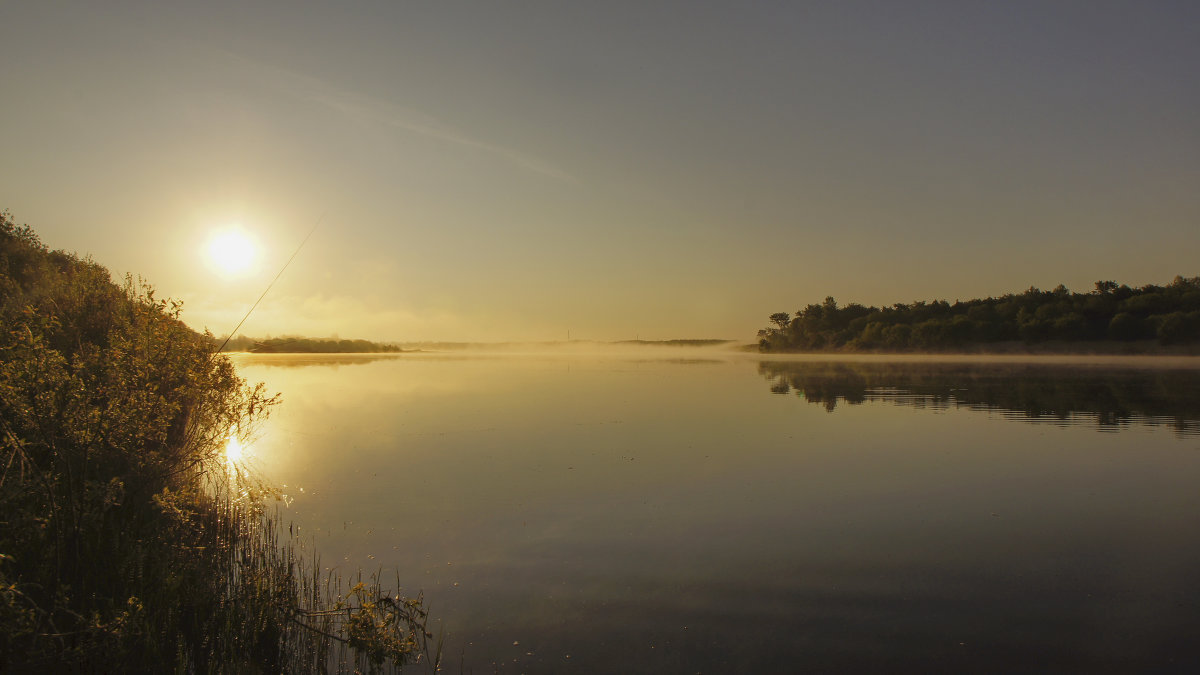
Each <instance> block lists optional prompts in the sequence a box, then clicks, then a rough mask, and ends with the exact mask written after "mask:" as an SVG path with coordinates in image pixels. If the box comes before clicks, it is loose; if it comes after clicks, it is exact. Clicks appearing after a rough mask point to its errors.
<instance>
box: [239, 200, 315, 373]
mask: <svg viewBox="0 0 1200 675" xmlns="http://www.w3.org/2000/svg"><path fill="white" fill-rule="evenodd" d="M324 219H325V214H324V213H322V214H321V217H320V218H317V222H316V224H315V225H313V226H312V229H311V230H309V231H308V235H306V236H305V237H304V241H302V242H300V245H299V246H297V247H296V251H295V252H294V253H292V257H290V258H288V259H287V262H285V263H284V264H283V267H281V268H280V269H279V274H276V275H275V278H274V279H272V280H271V283H269V284H267V287H266V289H265V290H263V292H262V295H260V296H258V299H257V300H255V301H254V304H253V305H250V309H249V311H247V312H246V316H243V317H242V320H241V321H239V322H238V325H236V326H234V327H233V330H232V331H230V332H229V335H228V336H227V337H226V338H225V341H224V342H222V343H221V346H220V347H217V353H218V354H219V353H221V350H222V349H225V345H227V344H229V341H230V340H231V339H232V338H233V336H234V335H235V334H236V333H237V332H238V329H239V328H241V327H242V324H244V323H246V319H249V318H250V315H251V314H252V313H254V309H255V308H256V307H258V303H260V302H262V299H263V298H265V297H267V293H268V292H270V290H271V287H272V286H274V285H275V282H276V281H279V277H281V276H283V271H284V270H286V269H287V268H288V265H291V264H292V261H293V260H295V259H296V256H297V255H299V254H300V249H302V248H304V245H305V244H307V243H308V239H309V237H311V236H313V232H316V231H317V227H318V226H319V225H320V224H321V221H322V220H324Z"/></svg>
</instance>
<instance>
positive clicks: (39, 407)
mask: <svg viewBox="0 0 1200 675" xmlns="http://www.w3.org/2000/svg"><path fill="white" fill-rule="evenodd" d="M179 311H180V306H179V304H178V303H175V302H171V301H165V300H159V299H157V298H156V297H155V295H154V292H153V290H152V289H151V288H149V287H148V286H145V285H141V284H135V283H134V282H133V281H132V280H129V279H127V280H126V282H125V284H124V285H123V286H118V285H116V284H114V283H112V281H111V278H110V275H109V273H108V271H107V270H106V269H105V268H104V267H102V266H100V265H98V264H96V263H94V262H92V261H90V260H87V259H80V258H79V257H77V256H75V255H73V254H70V253H65V252H62V251H51V250H48V249H47V248H46V247H45V246H44V245H43V244H42V243H41V242H40V241H39V239H38V238H37V236H36V235H35V234H34V233H33V232H32V231H31V230H30V229H29V228H27V227H18V226H16V225H15V224H14V223H13V221H12V219H11V217H10V216H9V215H8V214H7V213H5V214H3V216H0V327H2V328H0V471H2V473H0V514H2V515H0V670H3V671H5V672H44V671H62V670H73V671H89V672H165V671H176V672H197V673H207V672H231V671H232V672H325V671H326V670H327V669H330V668H333V669H337V668H339V667H341V668H345V669H356V668H357V669H372V668H375V667H384V666H387V667H397V666H399V665H401V664H404V663H409V662H412V661H415V660H417V659H418V658H419V657H420V656H421V655H422V654H424V653H426V650H427V644H426V638H427V634H426V632H425V629H424V617H425V613H424V609H423V607H422V604H421V601H420V599H419V598H417V599H415V600H409V599H404V598H400V597H399V596H398V595H397V594H396V593H394V592H385V591H384V590H383V589H382V587H381V585H380V584H379V583H378V579H375V580H371V579H367V580H365V581H364V580H362V579H357V580H355V581H356V582H358V583H355V584H354V585H352V586H349V587H348V588H343V587H342V586H341V584H340V582H339V581H338V580H336V579H330V578H323V577H322V576H321V575H320V574H319V573H318V571H317V570H318V569H319V567H318V565H317V563H316V559H315V556H314V555H312V554H311V552H310V553H309V555H307V556H304V555H302V553H304V551H302V549H301V547H300V546H299V545H298V544H297V543H296V542H295V541H293V540H291V539H290V537H283V536H281V535H282V534H283V532H284V528H283V527H281V525H280V522H279V521H278V519H277V518H273V517H271V516H270V513H269V511H270V507H269V504H270V503H271V499H272V497H273V496H274V493H273V491H272V490H271V489H269V487H267V486H266V485H265V484H264V483H263V482H262V481H257V480H253V479H248V477H247V476H246V475H245V473H244V472H243V471H240V470H238V467H236V465H234V464H231V463H230V462H228V461H227V458H226V457H225V454H224V449H225V447H226V444H227V443H228V441H229V439H230V438H231V437H232V438H240V439H243V440H244V439H247V438H249V437H250V436H252V434H253V433H254V429H255V428H256V426H257V425H258V424H260V423H261V422H262V421H263V420H264V419H265V418H266V417H267V415H268V414H269V413H270V410H271V409H272V407H273V406H274V405H275V404H277V403H278V401H277V399H276V398H275V397H272V396H270V395H269V394H268V393H267V392H266V391H265V390H264V389H263V388H262V387H261V385H260V386H257V387H252V386H248V385H247V384H246V383H245V382H244V381H243V380H241V379H239V378H238V377H237V375H236V373H235V372H234V369H233V366H232V365H231V364H230V362H229V361H228V360H227V359H226V358H225V357H223V356H220V355H217V354H215V353H214V348H213V346H212V344H211V340H210V339H209V338H208V337H206V336H202V335H198V334H196V333H195V332H194V331H192V330H190V329H189V328H188V327H187V326H186V325H184V324H183V323H182V322H181V321H180V320H179ZM339 664H340V665H339Z"/></svg>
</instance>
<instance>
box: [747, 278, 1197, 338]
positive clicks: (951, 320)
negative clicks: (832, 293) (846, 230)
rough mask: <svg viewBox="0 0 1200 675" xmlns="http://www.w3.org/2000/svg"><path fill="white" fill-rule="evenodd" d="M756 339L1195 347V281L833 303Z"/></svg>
mask: <svg viewBox="0 0 1200 675" xmlns="http://www.w3.org/2000/svg"><path fill="white" fill-rule="evenodd" d="M768 319H769V320H770V322H771V325H769V326H768V327H766V328H763V329H762V330H760V331H758V338H759V349H761V350H762V351H776V352H780V351H825V350H850V351H860V350H861V351H870V350H881V351H882V350H887V351H917V350H945V349H954V348H962V347H970V346H975V345H987V344H995V343H1001V342H1014V341H1020V342H1025V343H1028V344H1035V343H1044V342H1049V341H1061V342H1071V343H1074V342H1097V341H1104V340H1112V341H1118V342H1134V341H1138V340H1158V342H1159V343H1161V344H1164V345H1175V344H1189V343H1191V342H1194V341H1196V340H1200V277H1191V278H1184V277H1181V276H1177V277H1175V279H1174V281H1172V282H1171V283H1169V284H1167V285H1165V286H1157V285H1146V286H1141V287H1139V288H1133V287H1130V286H1128V285H1126V284H1117V283H1116V282H1115V281H1097V282H1096V284H1095V288H1094V289H1093V290H1092V291H1090V292H1087V293H1073V292H1071V291H1070V290H1068V289H1067V288H1066V287H1065V286H1063V285H1061V284H1060V285H1059V286H1058V287H1056V288H1054V289H1053V290H1049V291H1043V290H1040V289H1038V288H1036V287H1030V288H1029V289H1028V290H1026V291H1025V292H1023V293H1018V294H1012V293H1009V294H1005V295H1002V296H1000V297H998V298H992V297H989V298H982V299H974V300H967V301H965V302H963V301H957V300H956V301H955V302H954V303H953V304H952V303H950V302H947V301H945V300H933V301H917V302H913V303H910V304H904V303H897V304H894V305H892V306H891V307H882V308H880V307H866V306H863V305H860V304H856V303H851V304H848V305H845V306H840V305H838V303H837V301H836V300H834V299H833V298H832V297H826V298H825V300H824V302H822V303H820V304H810V305H808V306H807V307H805V308H804V309H801V310H798V311H797V312H795V313H794V314H789V313H787V312H776V313H775V314H772V315H770V316H769V317H768Z"/></svg>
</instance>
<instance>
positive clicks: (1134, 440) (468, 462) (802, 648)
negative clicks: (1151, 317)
mask: <svg viewBox="0 0 1200 675" xmlns="http://www.w3.org/2000/svg"><path fill="white" fill-rule="evenodd" d="M697 353H701V352H697ZM238 363H239V367H240V369H241V372H242V374H243V375H244V376H246V377H247V378H249V379H251V380H253V381H263V382H266V383H267V384H268V386H270V387H272V388H273V389H275V390H277V391H281V392H282V393H283V394H284V403H283V405H282V406H281V408H280V409H279V410H278V411H277V413H276V414H275V415H274V416H273V417H272V418H271V420H270V421H269V422H268V424H267V425H266V427H264V430H263V434H262V436H261V438H260V439H259V441H258V442H257V443H256V444H255V446H254V448H253V452H254V453H255V454H256V456H257V458H256V461H257V463H258V465H259V466H260V467H261V469H262V471H263V472H264V473H265V474H267V475H268V476H270V477H271V478H273V479H274V480H276V481H277V482H279V483H284V484H287V486H288V487H287V492H288V493H289V494H290V495H291V496H293V497H294V498H295V501H294V502H293V503H292V505H291V507H290V508H289V509H288V511H287V513H286V514H285V517H286V518H290V519H292V520H294V521H295V522H296V523H297V524H298V525H300V526H301V528H302V531H303V532H305V533H306V535H315V536H316V538H317V545H318V548H319V549H320V550H321V551H322V552H323V559H322V563H323V565H324V566H328V567H337V568H338V569H339V570H340V571H342V572H344V573H345V572H352V571H354V570H356V569H358V568H360V567H361V568H363V569H365V570H367V571H374V570H376V569H382V570H383V571H384V576H385V577H386V578H395V576H396V575H398V576H399V579H400V583H401V584H402V585H403V586H404V587H405V589H406V590H408V591H410V592H415V591H416V590H418V589H424V591H425V595H426V597H427V599H428V600H429V601H430V605H431V609H432V614H433V616H434V617H435V619H436V620H437V621H436V622H435V624H436V625H435V630H437V629H440V630H444V631H445V633H446V634H447V636H448V637H447V641H446V657H447V662H448V664H449V665H450V667H451V671H452V672H457V671H458V670H459V668H460V666H461V669H462V670H463V671H464V672H476V673H486V672H493V671H499V672H514V673H515V672H563V673H566V672H679V673H694V672H704V673H727V672H754V673H757V672H797V671H799V672H828V671H843V672H864V671H866V672H870V671H876V672H880V671H887V672H897V671H921V672H952V671H957V672H980V671H989V672H1098V671H1107V672H1146V671H1166V672H1170V671H1176V672H1192V671H1194V670H1195V669H1196V668H1197V667H1200V655H1198V653H1197V648H1196V647H1195V644H1194V643H1195V640H1196V637H1195V636H1196V635H1197V634H1198V632H1200V538H1198V537H1197V534H1198V533H1200V489H1198V486H1200V435H1198V434H1197V431H1198V430H1200V426H1198V424H1200V370H1197V366H1195V365H1190V364H1189V363H1188V362H1186V361H1180V362H1175V363H1166V364H1163V363H1151V362H1144V363H1147V364H1148V365H1149V367H1140V366H1131V365H1129V364H1128V363H1100V364H1097V363H1089V364H1079V363H1076V364H1066V365H1064V364H1049V363H1038V364H1020V363H1012V362H1009V363H1005V364H1000V365H997V364H985V363H972V362H967V361H955V362H948V363H918V362H903V363H895V362H886V361H881V360H870V359H868V360H862V361H858V362H837V361H831V360H812V361H801V360H793V361H774V362H772V361H761V360H759V359H754V358H746V357H741V356H737V355H733V356H718V355H714V356H713V357H712V358H707V357H705V358H695V357H694V356H692V357H689V358H643V357H640V356H636V355H630V354H627V355H624V356H607V357H585V356H563V355H559V356H547V357H518V356H494V357H482V356H481V357H466V358H464V357H458V358H445V357H438V356H433V355H404V356H399V357H392V358H386V359H375V358H371V357H347V358H341V359H337V358H335V359H330V358H328V357H306V356H294V357H289V356H265V357H240V360H239V361H238ZM301 488H303V491H301Z"/></svg>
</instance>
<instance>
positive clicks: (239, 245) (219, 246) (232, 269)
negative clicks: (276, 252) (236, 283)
mask: <svg viewBox="0 0 1200 675" xmlns="http://www.w3.org/2000/svg"><path fill="white" fill-rule="evenodd" d="M206 253H207V256H208V263H209V265H210V266H211V267H212V268H213V269H215V270H216V271H217V272H218V273H219V274H221V275H222V276H225V277H238V276H243V275H245V274H249V273H250V272H252V271H253V268H254V262H255V259H256V258H257V257H258V246H257V245H256V244H255V243H254V239H253V238H251V237H250V235H248V234H246V232H244V231H243V230H242V229H241V228H238V227H232V228H229V229H227V230H224V231H221V232H216V233H214V234H213V236H212V237H211V238H210V239H209V240H208V247H207V249H206Z"/></svg>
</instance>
